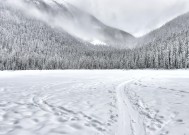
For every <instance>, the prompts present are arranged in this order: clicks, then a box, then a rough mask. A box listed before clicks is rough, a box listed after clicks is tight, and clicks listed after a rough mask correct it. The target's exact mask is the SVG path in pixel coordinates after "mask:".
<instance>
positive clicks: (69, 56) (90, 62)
mask: <svg viewBox="0 0 189 135" xmlns="http://www.w3.org/2000/svg"><path fill="white" fill-rule="evenodd" d="M30 2H31V1H30ZM32 4H33V3H32ZM37 5H38V6H39V4H37ZM45 6H47V7H48V5H46V4H45ZM39 7H41V5H40V6H39ZM39 7H38V8H39ZM47 9H51V8H47ZM43 10H45V12H46V8H45V9H43ZM53 10H54V8H53ZM48 12H50V13H49V14H52V15H54V14H53V12H55V11H51V10H50V11H48ZM57 14H59V13H57ZM60 14H61V12H60ZM68 16H69V15H68ZM69 17H70V16H69ZM188 19H189V13H187V14H184V15H182V16H180V17H178V18H176V19H174V20H172V21H171V22H169V23H167V24H166V25H164V26H163V27H161V28H160V29H158V30H155V31H153V32H151V33H149V34H148V35H146V36H144V37H142V38H140V39H139V41H141V42H138V43H140V44H141V45H140V46H138V47H136V48H134V49H115V48H113V47H110V46H93V45H91V44H90V43H89V42H85V41H83V40H81V39H80V38H76V37H74V36H72V35H70V34H69V33H68V32H66V31H65V30H63V29H60V28H58V27H54V26H53V25H49V24H48V23H46V21H43V20H40V19H38V18H36V17H31V16H27V15H26V14H24V13H23V11H22V10H20V9H16V8H12V6H8V5H7V4H5V3H4V2H1V4H0V70H26V69H138V68H142V69H144V68H158V69H159V68H165V69H175V68H188V67H189V27H188ZM48 21H50V20H48ZM142 39H143V41H142ZM144 39H145V40H144ZM123 45H124V44H123Z"/></svg>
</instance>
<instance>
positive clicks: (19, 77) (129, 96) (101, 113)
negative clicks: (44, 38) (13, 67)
mask: <svg viewBox="0 0 189 135" xmlns="http://www.w3.org/2000/svg"><path fill="white" fill-rule="evenodd" d="M0 135H189V70H170V71H161V70H128V71H122V70H102V71H100V70H99V71H98V70H88V71H87V70H65V71H2V72H0Z"/></svg>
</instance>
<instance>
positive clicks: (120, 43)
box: [24, 0, 135, 48]
mask: <svg viewBox="0 0 189 135" xmlns="http://www.w3.org/2000/svg"><path fill="white" fill-rule="evenodd" d="M24 3H25V4H27V5H28V6H30V7H31V6H32V7H33V8H37V9H38V11H39V12H40V13H42V14H43V17H44V16H46V17H45V21H46V23H50V25H52V26H54V27H59V28H62V29H63V30H65V31H67V32H68V33H69V34H71V35H73V36H75V37H78V38H81V39H83V40H85V41H88V42H91V43H94V42H95V41H100V42H102V43H103V44H106V45H109V46H112V47H116V48H120V47H121V48H131V47H132V44H131V41H133V40H134V39H135V38H134V37H133V36H132V35H131V34H129V33H127V32H124V31H122V30H119V29H116V28H112V27H109V26H107V25H105V24H103V23H102V22H101V21H99V20H98V19H97V18H95V17H94V16H92V15H90V14H88V13H86V12H84V11H82V10H80V9H78V8H76V7H75V6H73V5H71V4H69V3H67V2H65V1H61V2H60V0H59V1H57V0H56V1H55V0H54V1H53V0H24ZM40 19H41V18H40ZM43 21H44V19H43Z"/></svg>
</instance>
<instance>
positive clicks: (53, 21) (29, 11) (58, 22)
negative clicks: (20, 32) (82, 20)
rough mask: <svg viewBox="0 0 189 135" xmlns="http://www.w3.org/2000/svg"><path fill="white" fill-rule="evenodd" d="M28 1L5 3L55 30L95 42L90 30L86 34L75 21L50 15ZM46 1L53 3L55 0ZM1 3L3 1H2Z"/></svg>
mask: <svg viewBox="0 0 189 135" xmlns="http://www.w3.org/2000/svg"><path fill="white" fill-rule="evenodd" d="M27 1H29V0H5V1H4V2H5V3H6V4H8V5H9V6H11V7H13V8H15V9H17V10H20V11H22V12H23V13H24V14H25V15H26V16H29V17H33V18H35V19H37V20H40V21H43V22H45V23H46V24H47V25H49V26H51V27H53V28H61V29H63V30H64V31H65V32H67V33H69V34H70V35H72V36H75V37H77V38H80V39H83V40H86V41H90V40H93V39H92V37H93V36H94V33H92V34H91V35H90V30H89V29H87V28H86V29H87V30H88V32H86V31H85V30H84V29H85V28H83V27H80V25H79V24H77V23H76V22H74V21H73V19H69V18H67V17H65V16H64V15H62V14H58V13H55V14H50V13H48V12H46V11H43V10H41V9H38V8H37V7H36V6H34V5H32V4H29V3H28V2H27ZM44 1H45V2H53V0H44ZM59 1H61V0H59ZM0 2H2V1H1V0H0ZM86 21H87V19H86ZM89 24H90V23H89Z"/></svg>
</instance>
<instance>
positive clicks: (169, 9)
mask: <svg viewBox="0 0 189 135" xmlns="http://www.w3.org/2000/svg"><path fill="white" fill-rule="evenodd" d="M69 2H71V3H73V4H75V5H77V6H78V7H79V8H81V9H83V10H85V11H88V12H90V13H91V14H93V15H94V16H96V17H97V18H98V19H100V20H101V21H103V22H104V23H105V24H108V25H110V26H113V27H117V28H119V29H122V30H124V31H127V32H129V33H131V34H133V35H134V36H141V35H144V34H146V33H147V32H149V31H151V30H154V29H156V28H158V27H160V26H162V25H163V24H165V23H166V22H168V21H170V20H172V19H173V18H175V17H177V16H178V15H181V14H183V13H185V12H187V11H189V1H188V0H69Z"/></svg>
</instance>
